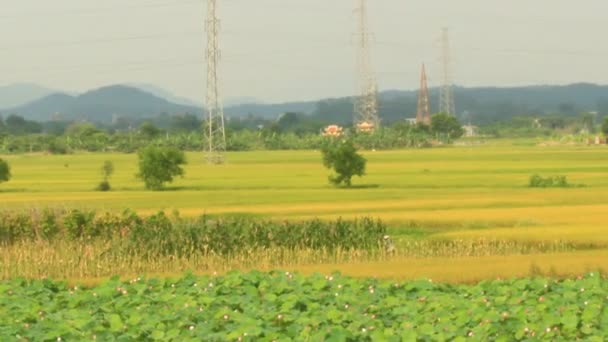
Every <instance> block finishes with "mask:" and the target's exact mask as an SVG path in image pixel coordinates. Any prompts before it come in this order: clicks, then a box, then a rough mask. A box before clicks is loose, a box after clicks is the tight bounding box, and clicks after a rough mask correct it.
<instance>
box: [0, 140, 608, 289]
mask: <svg viewBox="0 0 608 342" xmlns="http://www.w3.org/2000/svg"><path fill="white" fill-rule="evenodd" d="M364 154H365V156H366V158H367V159H368V172H367V173H368V174H367V176H365V177H363V178H361V179H358V178H355V179H354V184H355V187H354V188H353V189H335V188H333V187H331V186H330V185H329V184H328V181H327V176H328V171H327V170H325V169H324V168H323V166H322V164H321V156H320V153H319V152H317V151H305V152H294V151H273V152H243V153H229V154H228V163H227V164H226V165H221V166H209V165H206V164H205V163H203V158H204V156H203V155H202V154H196V153H189V154H188V159H189V164H188V165H187V166H186V175H185V177H184V178H183V179H178V180H176V181H175V182H174V183H173V184H171V185H170V186H169V187H168V188H167V189H166V190H165V191H161V192H150V191H145V190H144V187H143V183H142V182H140V181H138V180H137V179H136V178H135V173H136V167H137V165H136V161H137V157H136V155H125V154H73V155H65V156H52V155H11V156H0V158H3V159H6V160H8V161H9V163H10V164H11V167H12V173H13V179H12V180H11V181H10V182H8V183H3V184H0V209H7V210H28V209H31V208H41V207H51V208H58V207H61V208H80V209H83V208H84V209H97V210H101V211H103V210H108V211H122V210H124V209H125V208H130V209H134V210H137V211H138V212H140V213H142V214H152V213H155V212H157V211H158V210H161V209H162V210H165V211H166V212H171V211H173V210H179V212H180V214H181V215H182V216H197V215H201V214H209V215H227V214H229V215H247V216H259V217H264V218H272V219H290V220H298V219H308V218H315V217H319V218H323V219H330V218H336V217H348V218H355V217H362V216H369V217H377V218H380V219H382V220H384V221H385V222H387V223H388V224H389V227H390V229H389V230H390V233H391V236H393V238H394V239H395V241H396V244H397V246H401V247H402V249H407V248H411V246H413V245H415V244H419V245H420V246H421V248H427V247H428V246H429V245H433V246H434V245H436V244H437V241H458V243H456V245H457V246H461V247H455V248H463V247H462V246H467V245H471V243H475V242H479V241H495V242H496V244H494V245H492V246H495V245H499V246H503V247H501V248H502V249H500V250H499V249H498V248H497V247H492V248H489V249H488V251H487V252H486V253H476V254H475V255H468V254H466V253H465V252H462V253H460V255H451V254H449V253H448V252H446V253H445V254H440V253H436V254H434V255H428V256H427V257H424V255H423V253H419V254H415V253H409V254H408V253H405V252H404V253H402V254H401V255H399V256H395V257H393V258H392V259H390V258H389V259H383V260H381V261H378V260H368V261H366V260H358V261H357V262H340V260H334V261H335V262H331V260H326V261H327V262H326V263H317V262H315V263H312V264H310V263H307V262H306V261H308V259H306V258H303V259H302V263H301V264H298V265H293V264H292V265H288V266H289V269H293V270H302V271H305V272H306V271H311V272H312V271H314V270H322V271H328V270H330V269H331V270H342V271H345V272H346V273H347V274H350V275H361V276H385V277H396V278H400V277H401V278H407V279H410V278H417V277H428V276H435V277H437V276H438V275H439V276H440V277H441V278H442V280H445V281H450V280H452V281H472V280H476V279H483V278H493V277H500V276H504V277H508V276H521V275H525V274H528V273H529V271H530V269H531V268H534V269H535V270H537V271H538V270H541V271H542V272H553V273H555V274H557V275H559V274H562V275H566V274H572V273H577V272H583V271H585V270H588V269H599V268H601V267H602V266H603V264H604V262H603V260H606V253H607V252H608V225H606V222H607V221H608V158H607V157H608V149H606V148H605V147H586V146H551V147H537V146H522V144H519V143H517V142H505V141H502V142H500V143H490V144H486V145H483V146H475V147H466V146H463V147H449V148H437V149H426V150H404V151H382V152H371V151H370V152H364ZM105 160H110V161H112V162H113V163H114V166H115V170H116V171H115V174H114V175H113V176H112V178H111V179H110V183H111V184H112V188H113V191H111V192H108V193H102V192H95V191H93V189H94V188H95V186H96V185H97V183H98V182H99V181H100V180H101V178H102V177H101V174H100V171H99V170H100V168H101V166H102V164H103V162H104V161H105ZM536 173H538V174H541V175H543V176H551V175H565V176H567V177H568V181H569V182H570V183H571V184H574V185H576V186H574V187H571V188H558V189H532V188H528V187H527V183H528V180H529V177H530V176H531V175H532V174H536ZM545 245H550V246H556V247H555V248H553V249H551V248H546V249H542V248H536V247H538V246H545ZM424 246H427V247H424ZM504 246H515V247H514V248H511V249H509V248H507V249H505V248H504ZM521 246H524V247H525V246H536V247H534V248H530V249H525V248H523V247H521ZM464 250H466V248H465V249H463V251H464ZM524 250H526V251H527V252H524ZM456 254H458V253H456ZM447 256H450V257H449V258H448V257H447ZM497 258H498V259H497ZM447 259H449V260H450V262H449V263H448V262H446V260H447ZM497 260H500V262H499V261H497ZM446 265H450V266H449V268H450V269H451V271H449V272H445V271H443V269H444V268H445V266H446ZM188 266H192V267H193V268H196V265H184V267H188ZM275 266H277V265H274V264H272V263H269V264H268V268H273V267H275ZM532 266H534V267H532ZM277 267H279V266H277ZM243 268H247V267H243ZM168 269H170V267H165V268H163V267H159V268H158V269H157V271H158V272H157V273H164V272H166V271H167V270H168ZM147 271H149V272H151V273H153V272H154V270H147ZM465 274H469V275H468V276H465Z"/></svg>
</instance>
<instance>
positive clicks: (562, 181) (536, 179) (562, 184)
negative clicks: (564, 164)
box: [529, 174, 570, 188]
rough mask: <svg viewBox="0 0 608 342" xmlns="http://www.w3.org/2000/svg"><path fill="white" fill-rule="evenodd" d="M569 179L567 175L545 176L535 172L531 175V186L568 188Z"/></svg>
mask: <svg viewBox="0 0 608 342" xmlns="http://www.w3.org/2000/svg"><path fill="white" fill-rule="evenodd" d="M569 186H570V184H568V179H567V178H566V176H553V177H546V178H543V177H542V176H540V175H538V174H535V175H532V176H531V177H530V183H529V187H531V188H567V187H569Z"/></svg>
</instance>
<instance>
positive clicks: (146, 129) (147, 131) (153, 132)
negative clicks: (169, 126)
mask: <svg viewBox="0 0 608 342" xmlns="http://www.w3.org/2000/svg"><path fill="white" fill-rule="evenodd" d="M139 132H140V133H141V135H143V136H144V137H146V138H147V139H154V138H156V137H158V136H159V135H160V134H161V133H162V131H161V130H160V129H159V128H158V127H156V126H154V124H153V123H151V122H150V121H146V122H144V123H142V124H141V126H139Z"/></svg>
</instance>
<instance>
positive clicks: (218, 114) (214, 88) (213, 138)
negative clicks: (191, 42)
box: [205, 0, 226, 164]
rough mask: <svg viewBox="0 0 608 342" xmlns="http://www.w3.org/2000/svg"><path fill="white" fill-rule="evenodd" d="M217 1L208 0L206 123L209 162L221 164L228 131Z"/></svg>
mask: <svg viewBox="0 0 608 342" xmlns="http://www.w3.org/2000/svg"><path fill="white" fill-rule="evenodd" d="M216 10H217V6H216V0H207V19H206V22H205V24H206V29H207V97H206V101H205V104H206V110H207V120H206V122H205V145H206V152H207V162H208V163H211V164H221V163H223V162H224V153H225V152H226V130H225V129H224V109H223V106H222V103H221V100H220V92H219V77H218V66H219V61H220V49H219V42H218V36H219V31H220V20H219V19H218V17H217V13H216Z"/></svg>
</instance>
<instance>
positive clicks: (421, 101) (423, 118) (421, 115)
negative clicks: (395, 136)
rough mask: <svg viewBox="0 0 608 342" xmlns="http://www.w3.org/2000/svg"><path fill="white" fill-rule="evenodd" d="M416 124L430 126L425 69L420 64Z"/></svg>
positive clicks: (429, 106) (429, 107) (429, 105)
mask: <svg viewBox="0 0 608 342" xmlns="http://www.w3.org/2000/svg"><path fill="white" fill-rule="evenodd" d="M416 123H418V124H425V125H430V124H431V104H430V101H429V86H428V82H427V78H426V69H425V67H424V64H422V73H421V74H420V92H419V93H418V111H417V113H416Z"/></svg>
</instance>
